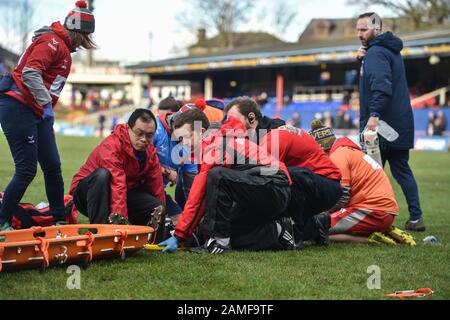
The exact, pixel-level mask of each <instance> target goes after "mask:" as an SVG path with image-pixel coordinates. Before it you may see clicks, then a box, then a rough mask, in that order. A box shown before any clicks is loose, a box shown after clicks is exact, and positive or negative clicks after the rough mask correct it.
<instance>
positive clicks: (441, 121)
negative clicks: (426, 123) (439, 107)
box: [434, 111, 447, 136]
mask: <svg viewBox="0 0 450 320" xmlns="http://www.w3.org/2000/svg"><path fill="white" fill-rule="evenodd" d="M446 128H447V119H446V118H445V115H444V112H442V111H439V112H438V114H437V117H436V119H435V120H434V135H436V136H443V135H444V131H445V129H446Z"/></svg>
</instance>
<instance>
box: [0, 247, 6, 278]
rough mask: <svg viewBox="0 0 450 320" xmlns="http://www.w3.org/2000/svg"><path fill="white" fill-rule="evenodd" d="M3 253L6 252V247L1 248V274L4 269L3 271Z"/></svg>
mask: <svg viewBox="0 0 450 320" xmlns="http://www.w3.org/2000/svg"><path fill="white" fill-rule="evenodd" d="M3 252H5V247H3V246H1V247H0V272H2V269H3V262H2V257H3Z"/></svg>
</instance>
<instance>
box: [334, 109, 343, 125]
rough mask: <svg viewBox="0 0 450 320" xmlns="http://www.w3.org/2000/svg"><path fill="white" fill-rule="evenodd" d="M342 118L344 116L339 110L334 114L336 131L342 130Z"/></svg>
mask: <svg viewBox="0 0 450 320" xmlns="http://www.w3.org/2000/svg"><path fill="white" fill-rule="evenodd" d="M344 116H345V113H344V111H342V110H339V111H338V112H337V113H336V128H337V129H344Z"/></svg>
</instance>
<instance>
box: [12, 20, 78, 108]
mask: <svg viewBox="0 0 450 320" xmlns="http://www.w3.org/2000/svg"><path fill="white" fill-rule="evenodd" d="M72 51H74V48H72V44H71V41H70V38H69V34H68V33H67V30H66V29H65V28H64V27H63V26H62V25H61V23H59V22H54V23H52V25H51V26H50V28H45V29H41V30H39V31H38V32H36V37H35V39H34V41H33V43H32V44H31V45H30V46H29V47H28V48H27V50H26V51H25V53H24V54H23V56H22V57H21V59H20V61H19V65H18V66H17V67H16V68H15V69H14V72H13V79H14V82H15V83H16V85H17V87H18V88H19V91H20V92H15V91H9V92H6V95H8V96H11V97H13V98H15V99H17V100H19V101H20V102H22V103H23V104H25V105H28V106H30V107H31V108H32V109H33V111H34V112H35V113H36V114H37V115H39V116H42V114H43V108H42V107H43V106H42V105H39V104H38V103H37V102H36V100H35V98H34V96H33V94H32V93H31V92H30V91H29V89H28V88H27V87H26V86H25V84H24V82H23V80H22V71H23V69H24V68H31V69H34V70H36V71H37V72H39V73H40V74H41V75H42V78H43V80H44V86H45V88H46V89H47V90H48V91H49V93H50V96H51V98H52V105H53V107H55V105H56V102H57V101H58V99H59V95H60V94H61V91H62V89H63V88H64V85H65V83H66V81H67V77H68V76H69V73H70V68H71V65H72V58H71V56H70V53H71V52H72Z"/></svg>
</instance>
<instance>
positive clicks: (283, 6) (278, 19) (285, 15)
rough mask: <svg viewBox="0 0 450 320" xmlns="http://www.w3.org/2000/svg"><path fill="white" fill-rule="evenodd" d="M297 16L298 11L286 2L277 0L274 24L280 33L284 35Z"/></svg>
mask: <svg viewBox="0 0 450 320" xmlns="http://www.w3.org/2000/svg"><path fill="white" fill-rule="evenodd" d="M296 17H297V11H295V10H293V9H292V7H291V6H290V5H289V4H288V3H286V2H284V1H280V2H276V4H275V8H274V11H273V25H274V27H275V29H276V31H277V33H278V34H279V35H282V34H283V33H284V32H285V31H286V30H287V29H288V28H289V26H290V25H291V24H292V23H293V22H294V21H295V19H296Z"/></svg>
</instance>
